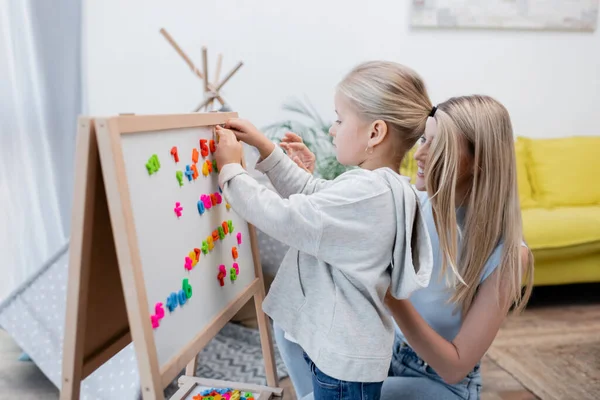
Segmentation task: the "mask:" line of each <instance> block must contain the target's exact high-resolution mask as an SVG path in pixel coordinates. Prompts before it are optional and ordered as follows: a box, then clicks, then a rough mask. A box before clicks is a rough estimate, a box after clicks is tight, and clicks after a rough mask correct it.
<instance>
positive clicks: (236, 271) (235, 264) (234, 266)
mask: <svg viewBox="0 0 600 400" xmlns="http://www.w3.org/2000/svg"><path fill="white" fill-rule="evenodd" d="M233 269H235V274H236V275H239V274H240V266H239V265H238V263H233Z"/></svg>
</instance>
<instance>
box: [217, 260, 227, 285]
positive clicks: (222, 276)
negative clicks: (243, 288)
mask: <svg viewBox="0 0 600 400" xmlns="http://www.w3.org/2000/svg"><path fill="white" fill-rule="evenodd" d="M225 276H227V271H226V270H225V266H224V265H223V264H221V265H219V273H218V274H217V279H218V280H219V285H221V286H225V282H224V279H225Z"/></svg>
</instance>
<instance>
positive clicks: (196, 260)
mask: <svg viewBox="0 0 600 400" xmlns="http://www.w3.org/2000/svg"><path fill="white" fill-rule="evenodd" d="M188 257H189V258H191V260H192V268H194V267H195V266H196V264H198V259H197V258H196V252H195V251H190V254H189V255H188Z"/></svg>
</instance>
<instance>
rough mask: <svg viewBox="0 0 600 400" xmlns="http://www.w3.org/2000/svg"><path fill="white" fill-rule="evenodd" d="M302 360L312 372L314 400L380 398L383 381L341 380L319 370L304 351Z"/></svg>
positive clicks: (371, 399)
mask: <svg viewBox="0 0 600 400" xmlns="http://www.w3.org/2000/svg"><path fill="white" fill-rule="evenodd" d="M304 360H305V361H306V364H307V365H308V367H309V368H310V371H311V373H312V387H313V398H314V399H315V400H379V399H380V398H381V384H382V383H383V382H347V381H341V380H339V379H335V378H332V377H330V376H329V375H327V374H325V373H324V372H323V371H321V370H320V369H319V368H318V367H317V366H316V365H315V363H314V362H312V360H311V359H310V358H309V357H308V356H307V355H306V353H305V354H304Z"/></svg>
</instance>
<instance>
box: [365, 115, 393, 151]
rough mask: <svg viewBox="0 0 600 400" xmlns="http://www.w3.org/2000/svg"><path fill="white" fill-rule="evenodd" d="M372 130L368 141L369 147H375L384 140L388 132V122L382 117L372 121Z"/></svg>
mask: <svg viewBox="0 0 600 400" xmlns="http://www.w3.org/2000/svg"><path fill="white" fill-rule="evenodd" d="M370 130H371V133H370V136H369V141H368V146H369V147H375V146H377V145H378V144H380V143H381V142H383V140H384V139H385V137H386V136H387V134H388V127H387V124H386V123H385V122H384V121H382V120H380V119H378V120H377V121H374V122H373V123H371V126H370Z"/></svg>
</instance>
